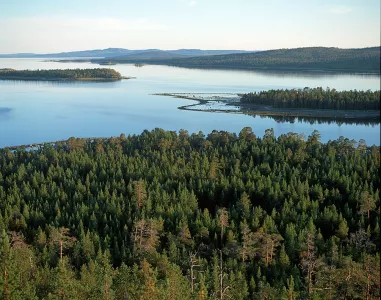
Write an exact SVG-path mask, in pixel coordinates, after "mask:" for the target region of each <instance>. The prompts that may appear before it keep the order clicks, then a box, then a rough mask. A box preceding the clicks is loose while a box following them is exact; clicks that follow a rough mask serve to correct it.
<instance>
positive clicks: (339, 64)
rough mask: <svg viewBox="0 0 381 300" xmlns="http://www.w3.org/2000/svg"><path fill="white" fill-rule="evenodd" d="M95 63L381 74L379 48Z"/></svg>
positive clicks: (119, 59)
mask: <svg viewBox="0 0 381 300" xmlns="http://www.w3.org/2000/svg"><path fill="white" fill-rule="evenodd" d="M92 62H98V63H99V62H102V63H106V62H113V63H146V64H160V65H171V66H178V67H187V68H227V69H257V70H291V71H333V72H363V73H377V74H379V73H380V47H370V48H361V49H340V48H327V47H307V48H294V49H278V50H268V51H260V52H254V53H233V54H225V55H209V56H195V57H186V58H176V57H170V58H167V59H162V58H160V57H159V56H158V57H156V58H155V57H151V58H150V59H141V58H139V57H137V56H135V57H134V56H129V55H126V56H120V57H114V58H107V59H97V60H92Z"/></svg>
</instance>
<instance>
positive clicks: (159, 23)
mask: <svg viewBox="0 0 381 300" xmlns="http://www.w3.org/2000/svg"><path fill="white" fill-rule="evenodd" d="M380 34H381V32H380V1H379V0H346V1H344V0H288V1H287V0H160V1H159V0H135V1H130V0H107V1H105V0H65V1H52V0H33V1H31V0H17V1H13V0H0V53H2V54H4V53H31V52H33V53H54V52H64V51H76V50H90V49H105V48H127V49H163V50H170V49H182V48H187V49H190V48H192V49H219V50H227V49H231V50H238V49H241V50H267V49H280V48H297V47H312V46H324V47H339V48H362V47H371V46H379V45H380Z"/></svg>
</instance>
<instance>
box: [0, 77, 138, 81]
mask: <svg viewBox="0 0 381 300" xmlns="http://www.w3.org/2000/svg"><path fill="white" fill-rule="evenodd" d="M135 78H136V77H126V76H123V77H121V78H101V77H99V78H45V77H23V76H0V80H22V81H98V82H100V81H104V82H112V81H120V80H122V79H135Z"/></svg>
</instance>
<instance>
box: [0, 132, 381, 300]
mask: <svg viewBox="0 0 381 300" xmlns="http://www.w3.org/2000/svg"><path fill="white" fill-rule="evenodd" d="M0 166H1V167H0V227H1V230H2V231H1V235H0V271H1V273H0V295H1V298H3V299H7V298H8V299H126V298H128V299H213V298H216V297H218V298H221V297H222V298H223V299H228V298H229V297H231V298H234V299H265V298H267V299H334V298H339V299H340V298H344V297H347V299H360V298H361V299H362V298H363V299H366V298H367V297H368V298H369V299H370V298H372V297H373V298H375V297H379V289H378V287H379V282H380V277H379V273H380V264H379V252H380V239H379V231H380V230H379V227H380V226H379V220H380V202H379V189H378V188H379V186H380V177H379V171H380V148H379V147H375V146H372V147H367V146H366V145H365V143H364V142H360V143H356V142H354V141H350V140H348V139H345V138H340V139H338V140H335V141H330V142H328V143H321V142H320V134H319V133H318V132H313V134H312V135H311V136H310V137H308V138H307V139H304V138H303V137H301V136H298V135H296V134H291V133H290V134H287V135H281V136H279V137H278V138H276V137H275V135H274V132H273V130H271V129H270V130H266V134H265V135H264V137H263V138H259V137H256V136H255V135H254V133H252V131H251V128H245V129H244V130H243V131H241V133H240V134H239V136H237V135H235V134H232V133H228V132H217V131H213V132H212V133H210V134H209V135H208V136H206V137H205V136H204V134H203V133H202V132H200V133H198V134H192V135H189V134H188V133H186V132H184V131H181V132H180V134H177V133H176V132H168V131H164V130H161V129H155V130H153V131H151V132H149V131H144V132H143V133H142V134H140V135H133V136H125V135H121V136H120V137H119V138H110V139H94V140H87V139H75V138H71V139H69V140H68V141H66V142H57V143H54V144H52V145H49V144H44V145H40V146H39V147H38V149H37V150H36V151H29V152H27V151H25V150H23V149H21V148H17V149H16V150H15V151H10V150H9V149H0ZM61 254H62V255H61Z"/></svg>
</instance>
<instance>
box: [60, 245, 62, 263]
mask: <svg viewBox="0 0 381 300" xmlns="http://www.w3.org/2000/svg"><path fill="white" fill-rule="evenodd" d="M60 262H61V263H62V240H60Z"/></svg>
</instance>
